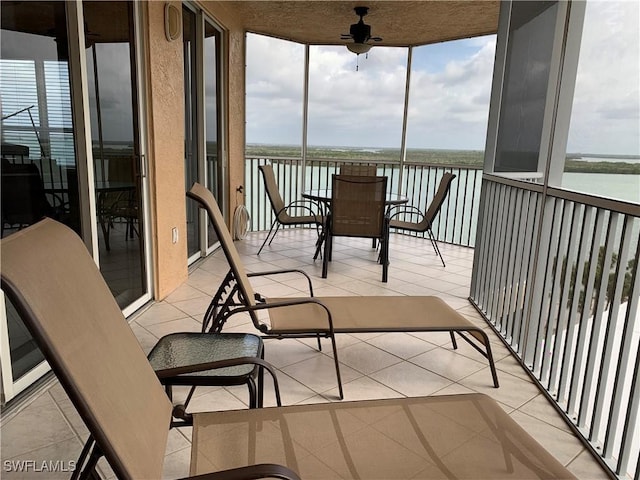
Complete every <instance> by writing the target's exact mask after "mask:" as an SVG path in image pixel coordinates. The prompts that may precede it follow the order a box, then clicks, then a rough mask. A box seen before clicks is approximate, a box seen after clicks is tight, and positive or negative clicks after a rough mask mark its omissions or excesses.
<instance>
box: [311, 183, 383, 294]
mask: <svg viewBox="0 0 640 480" xmlns="http://www.w3.org/2000/svg"><path fill="white" fill-rule="evenodd" d="M331 182H332V183H331V186H332V187H331V211H330V212H329V215H328V217H327V226H326V228H325V244H324V258H323V261H322V278H327V270H328V266H329V262H330V261H331V259H332V256H333V255H332V254H333V238H334V237H362V238H372V239H374V240H376V239H377V240H380V256H379V259H380V263H381V264H382V281H383V282H386V281H387V271H388V268H389V262H388V255H387V247H388V244H389V242H388V241H387V236H388V235H387V234H388V229H387V223H386V216H385V201H386V196H387V177H375V176H374V177H369V176H360V175H333V177H332V181H331Z"/></svg>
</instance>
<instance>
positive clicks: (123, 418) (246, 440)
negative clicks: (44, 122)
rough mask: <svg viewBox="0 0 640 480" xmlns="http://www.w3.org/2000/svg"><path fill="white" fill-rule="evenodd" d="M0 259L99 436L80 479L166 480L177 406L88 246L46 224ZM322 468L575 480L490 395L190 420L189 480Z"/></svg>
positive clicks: (341, 473)
mask: <svg viewBox="0 0 640 480" xmlns="http://www.w3.org/2000/svg"><path fill="white" fill-rule="evenodd" d="M1 246H2V252H3V265H2V271H1V272H0V277H1V282H0V284H1V287H2V289H3V291H4V293H5V294H6V295H7V297H8V298H9V299H10V301H11V302H12V303H13V305H14V306H15V307H16V310H17V312H18V313H19V315H20V317H21V318H22V319H23V321H24V323H25V325H26V327H27V328H28V329H29V331H30V332H31V334H32V335H33V338H34V340H35V341H36V342H37V344H38V346H39V347H40V349H41V351H42V352H43V354H44V356H45V358H46V360H47V361H48V362H49V364H50V365H51V367H52V369H53V371H54V373H55V374H56V376H57V378H58V379H59V380H60V383H61V385H62V387H63V388H64V390H65V391H66V393H67V394H68V395H69V398H70V400H71V401H72V403H73V405H74V407H75V408H76V410H77V411H78V413H79V414H80V417H81V418H82V420H83V421H84V423H85V424H86V426H87V429H88V431H89V440H88V442H87V443H86V445H85V447H84V448H83V450H82V453H81V457H80V462H79V463H78V464H77V469H76V471H74V473H73V476H72V479H78V478H80V479H88V478H91V479H95V478H96V477H97V472H96V471H95V468H96V465H97V462H98V460H99V458H100V457H101V456H103V455H104V457H105V458H106V460H107V462H108V463H109V465H110V466H111V468H112V469H113V471H114V473H115V476H116V478H119V479H142V478H144V479H146V478H150V479H151V478H153V479H155V478H161V477H162V473H163V472H162V470H163V462H164V459H165V454H166V445H167V440H168V433H169V428H170V426H171V419H172V417H171V409H172V406H171V402H170V401H169V399H168V398H167V397H166V395H165V393H164V391H163V389H162V386H161V384H160V382H159V381H158V378H157V376H156V373H155V372H154V371H153V369H152V368H151V366H150V365H149V362H148V361H147V359H146V356H145V354H144V351H143V350H142V348H141V347H140V344H139V343H138V340H137V339H136V337H135V335H134V333H133V331H132V330H131V328H129V326H128V324H127V322H126V321H125V320H124V318H123V316H122V312H121V310H120V308H119V307H118V305H117V303H116V302H115V300H114V298H113V296H112V295H111V292H110V291H109V288H108V286H107V285H106V283H105V282H104V279H103V278H102V276H101V274H100V271H99V270H98V268H97V266H96V265H95V263H94V261H93V258H92V257H91V255H89V253H88V252H87V250H86V247H85V246H84V244H83V242H82V240H81V239H80V238H79V237H78V236H77V235H76V234H75V233H74V232H73V231H72V230H70V229H69V228H68V227H66V226H64V225H62V224H60V223H58V222H55V221H53V220H45V221H43V222H39V223H38V224H36V225H34V226H32V227H29V228H27V229H25V230H23V231H21V232H17V233H16V234H14V235H12V236H10V237H9V238H7V239H3V240H2V242H1ZM227 363H228V362H227ZM221 366H228V365H227V364H225V362H211V363H207V364H203V365H195V366H191V367H189V369H191V368H201V369H206V370H208V369H211V368H216V367H221ZM166 373H167V374H169V375H175V374H182V373H186V370H185V369H177V370H176V371H172V372H171V371H170V372H166ZM218 426H219V427H218ZM378 440H379V441H378ZM281 446H283V447H284V448H280V447H281ZM314 447H317V448H314ZM324 447H329V448H328V449H327V448H324ZM396 452H399V453H400V454H399V455H397V454H396ZM215 457H217V459H220V462H219V463H218V462H217V459H216V458H215ZM212 460H216V461H215V462H214V463H212ZM323 460H324V463H322V462H323ZM318 462H320V463H318ZM298 466H299V467H300V468H299V469H298V468H297V467H298ZM317 467H320V468H323V469H324V470H323V471H326V472H328V473H329V475H330V477H332V478H335V477H338V478H371V477H373V476H376V475H377V476H381V472H384V473H382V475H384V474H386V473H388V474H389V475H388V476H389V477H395V478H416V475H419V476H421V477H427V476H434V477H438V478H441V477H443V476H446V477H447V478H454V477H455V478H479V477H481V478H518V479H523V478H572V475H571V474H570V473H569V472H568V471H567V470H566V469H565V468H564V467H563V466H562V465H561V464H560V463H559V462H558V461H557V460H555V459H554V458H553V457H552V456H551V455H550V454H549V453H548V452H546V451H545V450H544V449H543V448H542V447H541V446H540V445H539V444H538V443H537V442H536V441H535V440H534V439H533V438H531V436H529V435H528V434H527V433H526V432H525V431H524V430H523V429H522V428H521V427H519V426H518V425H517V424H516V423H515V422H514V421H513V419H511V418H510V417H509V415H507V414H506V413H505V412H504V411H503V410H502V409H501V408H500V407H499V406H498V405H497V403H496V402H495V401H494V400H492V399H490V398H489V397H487V396H486V395H482V394H470V395H445V396H436V397H421V398H396V399H386V400H367V401H359V402H340V403H325V404H313V405H296V406H291V407H272V408H264V409H253V410H235V411H226V412H206V413H195V414H193V442H192V461H191V475H194V477H190V478H197V479H201V480H203V479H207V480H222V479H224V480H249V479H257V478H280V479H285V480H299V478H300V476H299V475H298V474H297V473H296V472H295V471H294V470H298V471H299V472H300V474H303V475H305V476H307V475H312V474H315V476H317V475H318V470H317ZM212 470H216V472H214V473H208V472H211V471H212Z"/></svg>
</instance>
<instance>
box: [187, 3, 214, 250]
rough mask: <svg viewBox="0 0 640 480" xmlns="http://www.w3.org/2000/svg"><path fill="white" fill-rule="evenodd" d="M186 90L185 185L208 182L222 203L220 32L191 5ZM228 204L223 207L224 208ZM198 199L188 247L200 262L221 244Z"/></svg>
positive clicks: (190, 207)
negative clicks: (198, 204) (199, 210)
mask: <svg viewBox="0 0 640 480" xmlns="http://www.w3.org/2000/svg"><path fill="white" fill-rule="evenodd" d="M182 29H183V30H182V37H183V42H184V47H183V52H184V86H185V88H184V92H185V187H186V189H187V190H188V189H189V188H191V185H192V184H193V182H196V181H197V182H200V183H203V184H204V185H205V186H206V187H207V188H209V189H210V190H211V191H212V192H213V195H214V196H215V198H216V199H217V200H218V202H220V201H221V200H222V198H223V197H224V195H223V191H222V190H223V187H224V178H223V156H222V152H223V146H222V141H221V139H222V135H220V131H221V128H222V127H221V125H220V118H221V112H220V90H219V88H220V83H221V82H220V74H221V69H220V65H219V61H220V49H221V42H220V39H221V37H222V35H221V33H220V30H219V29H218V28H216V26H215V25H214V24H213V23H212V22H210V21H209V20H207V19H206V18H204V16H203V14H202V12H195V11H194V10H192V9H190V8H189V7H187V6H183V9H182ZM221 206H222V205H221ZM205 221H206V218H205V217H201V216H199V212H198V208H197V206H196V205H195V203H194V202H193V201H190V200H187V248H188V255H189V260H190V261H195V260H197V259H198V258H200V257H201V256H203V255H205V254H206V251H207V250H208V249H210V248H211V247H213V246H214V245H215V244H217V243H218V239H217V237H216V235H215V232H214V231H213V228H212V227H211V225H210V224H208V228H206V227H205V226H204V223H203V222H205Z"/></svg>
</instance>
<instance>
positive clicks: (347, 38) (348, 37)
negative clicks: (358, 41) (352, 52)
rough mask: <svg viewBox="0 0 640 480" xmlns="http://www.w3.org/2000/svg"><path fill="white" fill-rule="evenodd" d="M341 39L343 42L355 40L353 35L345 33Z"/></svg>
mask: <svg viewBox="0 0 640 480" xmlns="http://www.w3.org/2000/svg"><path fill="white" fill-rule="evenodd" d="M340 38H341V39H342V40H349V39H351V38H353V37H352V36H351V35H349V34H348V33H343V34H342V35H340Z"/></svg>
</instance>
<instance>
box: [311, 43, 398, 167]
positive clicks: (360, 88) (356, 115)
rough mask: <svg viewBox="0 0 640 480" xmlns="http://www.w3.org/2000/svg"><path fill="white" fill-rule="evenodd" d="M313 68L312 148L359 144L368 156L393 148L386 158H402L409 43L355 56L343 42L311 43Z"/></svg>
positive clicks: (375, 49) (356, 145) (315, 154)
mask: <svg viewBox="0 0 640 480" xmlns="http://www.w3.org/2000/svg"><path fill="white" fill-rule="evenodd" d="M356 68H357V69H356ZM309 71H310V73H309V77H310V78H309V137H308V144H309V146H310V147H313V146H319V147H335V146H341V147H357V149H359V150H361V153H363V154H365V155H366V156H367V157H368V158H371V157H372V156H373V154H376V153H380V150H381V149H390V150H391V151H387V152H386V156H387V158H386V159H387V160H397V161H399V160H400V144H401V137H402V116H403V111H404V95H405V84H406V78H407V73H406V72H407V49H406V48H392V47H374V48H372V49H371V51H370V52H369V53H368V54H366V55H358V56H356V55H354V54H353V53H351V52H349V51H348V50H347V49H346V48H345V47H344V46H312V47H310V53H309ZM309 155H310V156H314V157H321V156H323V152H322V149H321V150H319V151H316V152H314V151H312V150H311V148H310V152H309Z"/></svg>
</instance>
